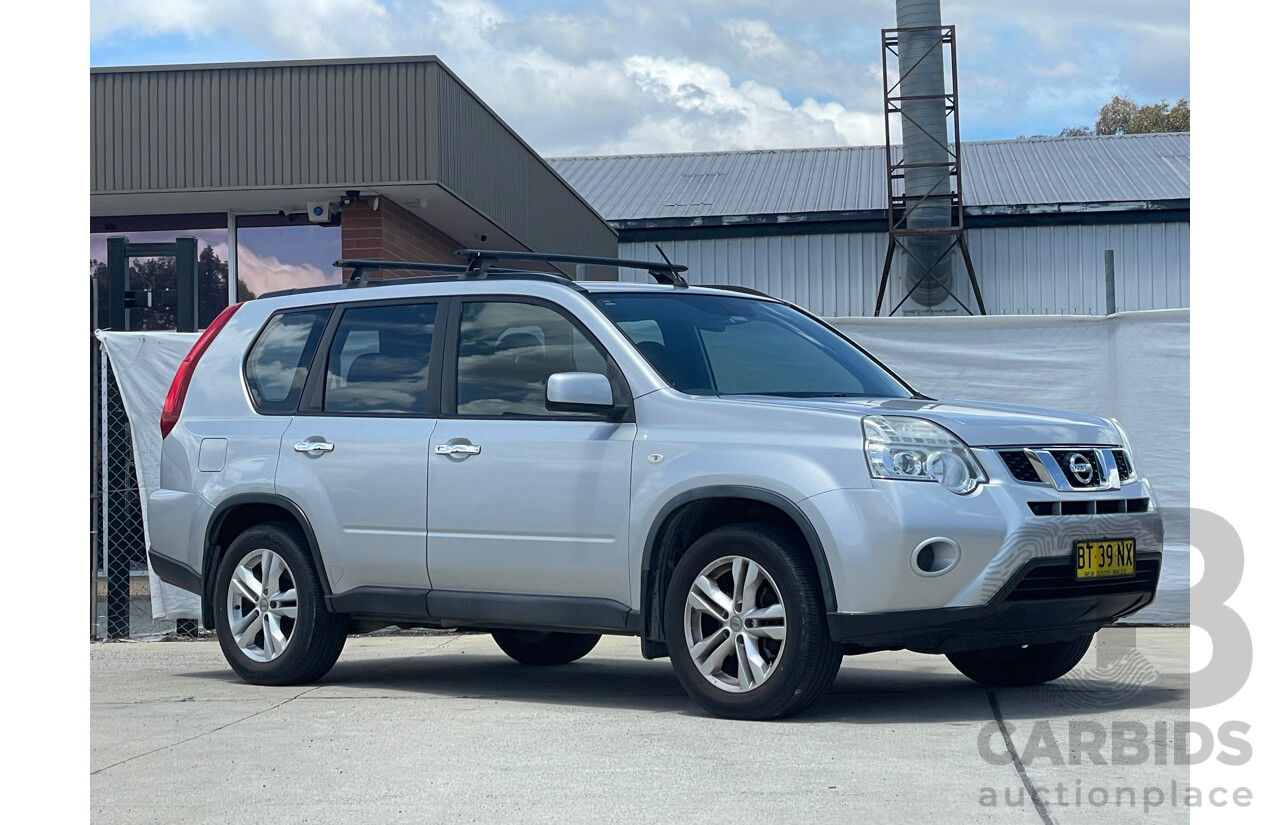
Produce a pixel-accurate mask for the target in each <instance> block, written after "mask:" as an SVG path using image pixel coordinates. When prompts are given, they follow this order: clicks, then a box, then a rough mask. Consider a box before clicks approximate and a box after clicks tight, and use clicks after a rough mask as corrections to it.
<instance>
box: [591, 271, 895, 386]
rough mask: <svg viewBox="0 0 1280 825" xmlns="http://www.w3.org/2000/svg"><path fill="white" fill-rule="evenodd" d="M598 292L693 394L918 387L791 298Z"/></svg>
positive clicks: (626, 329) (666, 372) (656, 361)
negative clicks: (787, 300)
mask: <svg viewBox="0 0 1280 825" xmlns="http://www.w3.org/2000/svg"><path fill="white" fill-rule="evenodd" d="M593 300H594V301H595V303H596V305H597V306H598V307H600V309H601V310H603V311H604V313H605V314H606V315H608V316H609V318H610V319H611V320H612V321H613V322H614V323H615V324H616V325H617V326H618V328H619V329H621V330H622V332H623V333H624V334H625V335H626V336H627V337H628V338H630V339H631V341H632V343H634V344H635V345H636V348H637V349H638V350H639V351H640V352H641V353H642V354H643V355H644V357H645V358H646V359H648V361H649V363H650V364H652V365H653V367H654V369H656V370H657V371H658V372H659V373H661V374H662V377H663V378H665V379H666V380H667V382H668V383H670V384H671V386H673V387H675V388H676V389H678V390H680V391H681V392H685V393H689V394H691V395H778V396H786V397H792V398H841V397H859V398H862V397H876V398H885V397H887V398H909V397H911V395H912V393H911V390H910V389H908V388H907V387H905V386H904V385H903V384H902V382H900V381H898V380H897V379H896V378H894V377H893V376H892V375H891V374H890V373H889V372H888V371H886V370H885V369H884V368H883V367H881V366H879V365H878V364H877V363H876V362H875V361H874V360H872V359H871V358H870V357H869V356H867V355H866V354H865V353H864V352H862V351H861V350H859V349H858V348H857V347H855V346H854V345H853V344H851V343H850V342H849V341H848V340H846V339H845V338H843V337H841V336H840V335H839V334H837V333H836V332H834V331H832V330H831V329H829V328H827V327H826V326H824V325H823V324H821V323H819V322H818V321H815V320H814V319H813V318H810V317H809V316H807V315H805V314H804V313H802V312H798V311H797V310H795V309H794V308H792V307H789V306H787V305H785V304H780V303H776V302H773V301H764V300H758V299H755V298H746V297H739V296H732V295H724V296H721V295H706V294H698V293H683V294H680V293H676V294H673V293H670V292H666V293H660V294H659V293H604V294H599V295H595V296H593Z"/></svg>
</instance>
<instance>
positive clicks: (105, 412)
mask: <svg viewBox="0 0 1280 825" xmlns="http://www.w3.org/2000/svg"><path fill="white" fill-rule="evenodd" d="M94 355H95V356H96V358H95V361H96V363H95V365H94V366H95V369H94V380H93V392H94V397H95V404H94V405H93V408H92V414H93V417H94V422H93V426H92V428H91V430H92V433H93V445H92V447H91V454H92V456H93V463H94V466H93V479H94V487H93V494H92V495H91V502H92V506H93V511H94V512H93V515H92V521H91V523H92V525H93V533H92V539H93V540H92V545H93V546H92V550H91V552H92V554H93V555H92V559H93V578H94V589H93V598H94V610H93V614H94V615H93V627H92V633H93V635H94V636H95V637H96V638H107V639H122V638H129V637H140V636H154V635H159V634H165V633H172V632H173V631H174V630H175V624H174V622H173V621H172V620H167V621H166V620H163V619H153V618H152V617H151V586H150V579H149V577H148V575H147V544H146V537H145V535H144V532H143V527H142V501H141V498H140V497H139V494H138V474H137V472H136V470H135V468H134V464H133V438H132V435H131V433H130V429H129V416H128V415H127V414H126V413H125V409H124V402H123V400H122V399H121V397H120V388H119V387H118V386H117V384H116V378H115V374H114V372H113V371H112V368H111V363H110V359H109V358H107V355H106V351H105V349H104V348H103V347H102V346H101V344H99V343H97V342H95V343H94ZM181 624H183V625H187V626H185V627H179V628H178V629H179V630H182V631H186V632H191V631H192V630H193V629H194V628H192V627H190V626H189V625H190V624H191V623H188V622H183V623H181Z"/></svg>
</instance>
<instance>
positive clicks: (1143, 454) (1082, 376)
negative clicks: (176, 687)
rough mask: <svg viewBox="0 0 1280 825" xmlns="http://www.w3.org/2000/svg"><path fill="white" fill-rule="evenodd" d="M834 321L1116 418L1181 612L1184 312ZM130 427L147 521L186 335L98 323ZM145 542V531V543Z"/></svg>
mask: <svg viewBox="0 0 1280 825" xmlns="http://www.w3.org/2000/svg"><path fill="white" fill-rule="evenodd" d="M832 323H834V325H835V326H837V327H839V328H840V329H841V330H842V331H844V332H845V333H846V334H848V335H849V336H850V337H851V338H853V339H854V340H855V341H857V342H859V343H860V344H862V345H863V346H864V347H865V348H866V349H867V350H869V351H870V352H871V353H872V354H874V355H875V356H876V357H877V358H879V359H880V360H882V361H884V362H885V364H887V365H888V366H889V367H890V368H892V369H893V370H894V371H895V372H897V373H898V374H899V375H901V376H902V377H903V378H904V379H905V380H906V381H907V382H909V383H910V384H912V385H913V386H914V387H915V388H916V389H917V390H919V391H920V392H923V393H925V394H926V395H931V396H933V397H935V398H962V399H969V400H978V401H984V400H985V401H1000V402H1006V403H1014V404H1029V405H1032V406H1038V407H1051V408H1054V409H1063V410H1074V411H1079V412H1086V413H1093V414H1095V415H1101V416H1104V417H1107V418H1117V419H1119V421H1120V423H1121V424H1123V425H1124V428H1125V430H1126V431H1127V433H1128V435H1129V439H1130V441H1131V443H1132V446H1133V450H1134V454H1135V456H1136V458H1137V462H1138V469H1139V471H1140V472H1141V473H1142V474H1143V475H1145V476H1147V477H1148V478H1149V479H1150V480H1151V483H1152V485H1153V487H1154V488H1155V493H1156V496H1157V498H1158V500H1159V502H1160V505H1161V507H1162V509H1163V510H1164V514H1165V521H1166V532H1167V536H1166V540H1167V546H1166V555H1165V564H1164V571H1163V573H1162V575H1161V585H1160V586H1161V593H1160V595H1159V596H1158V597H1157V601H1156V604H1155V605H1153V606H1152V607H1150V608H1148V609H1146V610H1144V611H1142V613H1140V614H1139V618H1142V619H1146V620H1149V621H1176V622H1185V621H1187V620H1188V619H1189V618H1190V607H1189V600H1188V588H1189V586H1190V581H1189V576H1190V572H1189V571H1190V567H1189V546H1188V536H1189V534H1188V522H1187V508H1188V506H1189V500H1190V478H1189V468H1190V465H1189V461H1188V456H1189V444H1190V400H1191V396H1190V326H1191V314H1190V311H1189V310H1185V309H1183V310H1158V311H1151V312H1133V313H1123V314H1120V315H1113V316H1110V317H1106V318H1103V317H1095V316H1009V315H1004V316H987V317H973V318H970V317H934V318H839V319H835V320H833V322H832ZM98 337H99V339H100V340H102V342H103V343H104V344H105V345H106V348H107V352H108V355H109V357H110V358H111V363H112V366H113V368H114V369H115V374H116V381H117V382H118V384H119V386H120V394H121V396H122V397H123V399H124V405H125V411H126V412H127V413H128V415H129V421H130V422H131V425H132V432H133V449H134V464H135V466H136V467H137V470H138V487H139V490H140V492H141V495H142V512H143V525H144V528H145V525H146V512H147V510H146V502H147V495H148V493H149V492H150V491H151V490H154V489H156V486H157V485H158V483H159V480H160V427H159V421H160V409H161V406H162V405H163V403H164V396H165V393H166V392H167V391H168V389H169V383H170V381H172V380H173V374H174V372H175V371H177V368H178V364H179V363H181V361H182V359H183V357H185V356H186V354H187V352H188V351H189V350H190V348H191V345H192V344H193V343H194V342H195V338H196V336H195V335H194V334H192V333H176V332H99V333H98ZM149 546H150V540H149V539H148V547H149ZM151 593H152V612H153V614H154V615H155V617H156V618H168V619H178V618H198V617H199V600H198V599H197V598H196V597H195V596H193V595H192V594H189V593H187V592H186V591H184V590H180V589H178V588H175V587H171V586H169V585H165V584H162V583H161V582H159V580H157V579H156V578H155V576H154V574H153V575H152V577H151Z"/></svg>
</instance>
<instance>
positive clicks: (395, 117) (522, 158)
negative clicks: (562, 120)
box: [89, 58, 617, 256]
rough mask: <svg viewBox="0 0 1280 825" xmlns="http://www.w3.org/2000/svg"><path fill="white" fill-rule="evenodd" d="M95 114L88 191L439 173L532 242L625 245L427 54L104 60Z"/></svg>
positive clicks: (310, 183)
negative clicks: (217, 61) (164, 62)
mask: <svg viewBox="0 0 1280 825" xmlns="http://www.w3.org/2000/svg"><path fill="white" fill-rule="evenodd" d="M90 123H91V129H92V130H93V135H92V140H91V153H90V186H89V189H90V194H94V195H109V194H118V193H130V194H133V193H147V192H167V191H182V190H189V191H190V190H196V191H210V190H215V191H216V190H220V189H241V188H270V187H299V188H305V187H334V188H356V189H360V188H366V189H367V188H377V187H378V186H379V185H380V184H398V183H434V184H439V185H441V186H444V187H446V188H447V189H449V190H450V191H451V192H453V193H454V194H455V195H457V196H458V197H459V198H461V199H462V200H463V201H465V202H466V203H467V204H468V205H469V206H471V208H473V209H475V210H476V211H478V212H480V213H481V214H483V215H485V216H486V217H488V218H490V219H491V220H493V221H494V222H495V223H497V224H498V225H499V226H501V227H502V228H503V230H504V231H506V232H508V233H509V234H511V235H512V236H513V237H515V238H517V239H519V240H520V241H521V242H522V243H524V244H526V245H527V246H528V247H529V248H531V249H535V250H538V251H568V252H574V253H578V254H584V255H602V256H612V255H615V254H616V253H617V235H616V233H615V232H614V231H613V229H612V227H610V226H609V225H608V224H607V223H605V221H604V220H603V219H602V218H600V216H599V215H598V214H596V213H595V212H594V210H593V209H592V208H591V207H590V206H589V205H588V204H587V202H586V201H584V200H582V199H581V198H580V197H579V196H578V194H577V193H576V192H575V191H574V190H573V189H571V188H570V187H569V186H568V185H566V184H565V183H564V182H563V181H562V180H560V178H559V177H558V176H557V174H556V173H555V172H553V171H552V170H551V168H550V167H549V166H547V164H546V163H545V162H544V161H543V160H542V159H541V158H540V157H539V156H538V155H537V153H535V152H534V151H533V150H532V149H531V148H529V146H528V145H526V144H525V143H524V142H523V141H522V140H521V139H520V138H519V137H518V136H517V135H516V134H515V133H514V132H512V131H511V130H510V129H509V128H508V127H507V126H506V125H505V124H503V123H502V122H501V121H500V120H499V119H498V118H497V116H496V115H495V114H493V113H492V112H491V111H489V110H488V108H487V107H485V105H484V104H483V103H481V102H480V100H479V99H478V98H476V97H475V96H474V95H473V94H472V93H471V92H470V91H469V90H468V89H466V87H465V86H463V85H462V83H461V82H460V81H458V79H457V78H455V77H454V76H453V75H452V74H451V73H450V72H449V71H448V69H446V68H445V67H444V66H442V65H441V64H440V63H439V62H437V61H435V60H434V59H432V58H406V59H397V58H387V59H385V60H382V59H380V60H351V61H347V60H343V61H318V62H308V63H277V64H246V65H239V66H237V65H235V64H229V65H214V66H195V67H190V66H188V67H151V68H144V69H120V70H115V69H98V70H94V71H92V72H91V73H90ZM459 240H461V241H463V242H465V241H466V239H459Z"/></svg>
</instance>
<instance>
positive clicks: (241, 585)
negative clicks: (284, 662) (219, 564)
mask: <svg viewBox="0 0 1280 825" xmlns="http://www.w3.org/2000/svg"><path fill="white" fill-rule="evenodd" d="M227 619H228V620H229V624H230V625H231V637H232V638H233V639H234V640H235V643H236V646H237V647H239V648H240V651H241V652H242V653H243V654H244V655H245V656H247V657H248V658H250V659H252V660H253V661H255V662H270V661H274V660H275V659H278V658H279V657H280V656H281V655H283V654H284V651H285V649H286V648H287V647H288V646H289V641H290V639H291V638H292V637H293V630H294V627H295V626H296V624H297V620H298V590H297V587H296V585H295V582H294V578H293V571H292V570H290V569H289V565H288V564H287V563H286V562H285V560H284V559H283V558H282V557H281V556H280V554H278V553H276V552H275V551H273V550H268V549H266V548H260V549H257V550H253V551H251V552H250V553H248V554H247V555H246V556H245V557H244V558H243V559H241V560H240V563H239V564H237V565H236V568H235V570H234V571H233V572H232V574H231V584H230V586H229V587H228V588H227Z"/></svg>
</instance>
